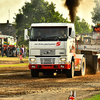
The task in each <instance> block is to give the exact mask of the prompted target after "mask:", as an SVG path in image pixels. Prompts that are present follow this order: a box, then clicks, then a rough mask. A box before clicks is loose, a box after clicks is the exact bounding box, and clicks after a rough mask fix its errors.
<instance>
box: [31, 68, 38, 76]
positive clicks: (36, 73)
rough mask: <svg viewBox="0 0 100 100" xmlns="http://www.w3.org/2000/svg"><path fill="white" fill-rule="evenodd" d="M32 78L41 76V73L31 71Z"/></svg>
mask: <svg viewBox="0 0 100 100" xmlns="http://www.w3.org/2000/svg"><path fill="white" fill-rule="evenodd" d="M31 76H32V77H38V76H39V72H38V70H36V69H31Z"/></svg>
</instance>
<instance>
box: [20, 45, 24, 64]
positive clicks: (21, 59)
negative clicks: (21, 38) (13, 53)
mask: <svg viewBox="0 0 100 100" xmlns="http://www.w3.org/2000/svg"><path fill="white" fill-rule="evenodd" d="M23 56H24V45H22V47H21V49H20V56H19V58H20V63H24V62H23Z"/></svg>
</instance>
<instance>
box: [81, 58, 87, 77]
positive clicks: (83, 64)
mask: <svg viewBox="0 0 100 100" xmlns="http://www.w3.org/2000/svg"><path fill="white" fill-rule="evenodd" d="M85 72H86V60H85V58H84V57H83V59H82V65H81V69H80V75H81V76H84V75H85Z"/></svg>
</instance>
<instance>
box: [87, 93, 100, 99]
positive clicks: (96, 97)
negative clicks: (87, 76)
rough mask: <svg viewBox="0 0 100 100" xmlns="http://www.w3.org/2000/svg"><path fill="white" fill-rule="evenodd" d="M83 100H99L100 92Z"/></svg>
mask: <svg viewBox="0 0 100 100" xmlns="http://www.w3.org/2000/svg"><path fill="white" fill-rule="evenodd" d="M85 100H100V94H97V95H95V96H93V97H92V98H90V99H85Z"/></svg>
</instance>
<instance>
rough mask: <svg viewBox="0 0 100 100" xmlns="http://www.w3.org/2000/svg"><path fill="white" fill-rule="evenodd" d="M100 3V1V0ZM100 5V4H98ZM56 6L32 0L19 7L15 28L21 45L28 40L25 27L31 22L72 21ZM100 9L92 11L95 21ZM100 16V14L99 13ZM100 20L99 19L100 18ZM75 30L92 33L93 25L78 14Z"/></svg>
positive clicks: (96, 0) (96, 1)
mask: <svg viewBox="0 0 100 100" xmlns="http://www.w3.org/2000/svg"><path fill="white" fill-rule="evenodd" d="M98 2H99V0H95V3H96V4H97V5H98ZM99 4H100V2H99ZM98 6H99V5H98ZM55 8H56V6H55V4H54V3H53V2H51V3H49V2H47V1H44V0H31V3H29V2H25V5H24V6H23V7H22V8H21V9H19V13H17V14H16V17H15V18H14V19H15V28H16V35H17V36H18V37H19V42H18V43H19V45H21V44H26V45H28V41H24V40H23V39H24V38H23V37H24V34H23V33H24V29H26V28H29V27H30V25H31V23H49V22H55V23H59V22H63V23H70V21H69V20H68V18H67V17H66V18H63V14H60V13H59V12H58V11H56V10H55ZM95 10H98V9H96V8H94V11H93V12H92V20H93V22H94V23H95V22H96V20H97V16H96V15H97V12H96V11H95ZM98 16H99V14H98ZM98 20H99V19H98ZM74 24H75V31H76V34H79V33H80V34H81V33H91V32H92V28H91V26H90V25H89V24H88V23H87V22H86V21H85V19H80V17H79V16H76V20H75V22H74Z"/></svg>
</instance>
